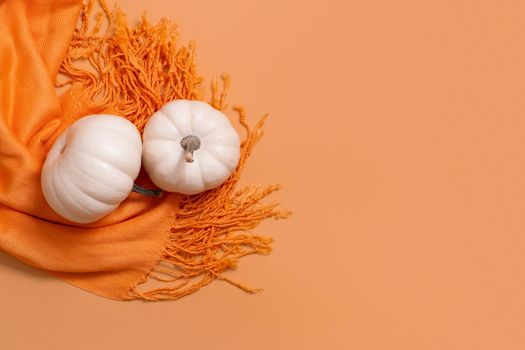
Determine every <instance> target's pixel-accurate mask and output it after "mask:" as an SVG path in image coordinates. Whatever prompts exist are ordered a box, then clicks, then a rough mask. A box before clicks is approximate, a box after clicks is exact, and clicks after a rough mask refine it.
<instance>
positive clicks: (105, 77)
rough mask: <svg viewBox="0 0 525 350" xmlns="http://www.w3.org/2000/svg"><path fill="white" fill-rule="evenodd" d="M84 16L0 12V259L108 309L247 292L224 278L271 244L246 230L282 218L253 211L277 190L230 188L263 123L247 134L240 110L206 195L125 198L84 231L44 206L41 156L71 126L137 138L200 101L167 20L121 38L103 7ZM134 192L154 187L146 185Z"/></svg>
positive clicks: (66, 3)
mask: <svg viewBox="0 0 525 350" xmlns="http://www.w3.org/2000/svg"><path fill="white" fill-rule="evenodd" d="M92 8H93V3H92V2H90V3H88V4H87V5H83V4H82V1H78V0H54V1H50V0H48V1H46V0H38V1H29V0H28V1H20V0H3V1H0V250H2V251H5V252H7V253H8V254H11V255H13V256H14V257H16V258H18V259H19V260H21V261H23V262H25V263H27V264H29V265H31V266H34V267H36V268H39V269H42V270H45V271H48V272H49V273H51V274H52V275H55V276H57V277H59V278H61V279H63V280H65V281H67V282H69V283H71V284H73V285H76V286H78V287H81V288H83V289H85V290H88V291H91V292H94V293H96V294H99V295H102V296H105V297H109V298H113V299H118V300H131V299H143V300H160V299H176V298H179V297H181V296H184V295H187V294H189V293H192V292H194V291H196V290H198V289H199V288H200V287H202V286H204V285H206V284H208V283H210V282H211V281H213V280H215V279H223V280H226V281H228V282H231V283H233V284H235V285H237V286H239V287H241V288H243V289H245V290H247V291H255V290H253V289H250V288H248V287H245V286H243V285H241V284H239V283H236V282H234V281H231V280H230V279H228V278H227V277H225V276H224V275H223V272H224V271H225V270H227V269H228V268H231V267H234V266H235V265H236V263H237V261H238V259H239V258H241V257H243V256H245V255H248V254H254V253H260V254H266V253H268V252H269V251H270V244H271V239H270V238H267V237H263V236H259V235H255V234H253V233H250V232H249V230H250V229H252V228H253V227H255V226H256V225H257V224H258V223H259V222H260V221H262V220H264V219H266V218H270V217H274V218H281V217H284V216H286V215H287V213H286V212H282V211H279V210H277V208H276V206H275V205H274V204H264V205H263V204H261V200H262V199H263V198H264V197H266V196H267V195H268V194H270V193H271V192H273V191H275V190H276V189H277V187H276V186H268V187H248V188H242V189H236V186H235V185H236V183H237V180H238V178H239V175H240V171H241V170H242V167H243V166H244V164H245V163H246V159H247V157H248V156H249V154H250V153H251V150H252V148H253V146H254V145H255V143H256V141H257V140H258V139H259V138H260V137H261V135H262V131H261V127H262V122H260V123H259V124H258V125H257V126H256V127H255V128H254V129H250V128H249V127H248V125H247V124H246V118H245V116H244V111H243V109H242V108H240V107H237V108H236V110H237V112H238V115H239V117H240V118H239V120H240V125H241V126H243V127H244V129H243V130H244V131H246V138H245V140H244V142H243V144H242V152H241V153H242V155H241V162H240V165H239V168H238V169H237V171H236V172H235V173H234V174H233V175H232V177H231V178H230V179H229V180H228V181H227V182H226V183H225V184H223V185H222V186H220V187H219V188H217V189H215V190H212V191H208V192H206V193H204V194H201V195H196V196H190V197H181V196H179V195H176V194H169V195H166V196H164V197H163V198H160V199H157V198H146V197H142V196H140V195H138V194H135V193H132V194H131V195H130V196H129V197H128V199H127V200H126V201H125V202H123V203H122V205H121V206H120V207H119V208H118V209H117V210H116V211H115V212H113V213H112V214H110V215H109V216H107V217H106V218H104V219H103V220H101V221H99V222H96V223H94V224H89V225H75V224H72V223H70V222H68V221H66V220H65V219H62V218H61V217H59V216H58V215H57V214H55V213H54V212H53V211H52V210H51V209H50V208H49V206H48V205H47V203H46V201H45V200H44V197H43V195H42V192H41V188H40V172H41V168H42V164H43V161H44V160H45V156H46V152H47V151H48V150H49V148H50V147H51V145H52V143H53V141H54V140H55V139H56V137H57V136H58V135H60V133H61V132H62V131H63V130H64V129H65V128H67V126H68V125H70V124H71V123H72V122H73V121H75V120H76V119H77V118H79V117H81V116H83V115H86V114H92V113H101V112H112V113H115V114H119V115H122V116H124V117H126V118H128V119H129V120H131V121H132V122H134V123H135V125H137V127H138V128H139V129H142V127H143V125H144V123H145V122H146V121H147V118H148V116H149V115H151V113H153V112H154V111H155V110H157V109H158V108H160V106H162V105H163V104H164V103H166V102H167V101H169V100H172V99H175V98H189V99H200V98H201V96H203V95H205V94H204V93H203V91H201V90H203V89H202V88H201V81H202V79H201V78H200V77H199V76H198V75H197V74H196V73H195V64H194V61H193V57H194V56H193V46H192V45H188V46H180V47H179V46H178V43H177V34H176V30H175V27H174V25H173V24H171V22H170V21H168V20H163V21H161V22H160V23H158V24H155V25H151V24H149V23H148V22H147V21H146V20H143V21H142V23H140V24H139V25H138V27H136V28H130V27H129V26H128V24H127V23H126V20H125V17H124V15H123V14H121V13H118V12H111V11H109V10H108V9H107V7H106V6H105V5H104V4H102V10H103V11H101V12H100V13H98V14H95V16H90V12H92V11H93V9H92ZM89 18H92V20H91V21H90V20H89ZM82 61H83V63H82ZM86 66H88V67H86ZM123 67H125V68H123ZM59 72H61V73H63V76H62V78H61V79H59V80H60V81H61V84H62V85H64V86H65V87H66V92H64V93H63V94H62V95H60V96H58V95H57V93H56V81H57V76H58V74H59ZM64 77H65V78H64ZM145 77H147V78H145ZM64 79H65V80H64ZM224 82H225V83H227V82H228V80H227V79H225V80H224ZM226 85H227V84H226ZM212 86H213V88H212V101H211V103H212V105H214V107H216V108H219V109H222V110H225V108H226V106H225V104H224V96H225V91H223V92H222V93H221V92H220V91H218V90H219V89H218V88H217V84H216V83H214V84H212ZM263 121H264V119H263ZM137 181H138V182H139V183H141V184H143V185H145V186H152V185H151V183H150V182H149V180H148V178H147V176H146V175H145V174H141V176H140V177H139V179H138V180H137ZM146 282H148V283H146Z"/></svg>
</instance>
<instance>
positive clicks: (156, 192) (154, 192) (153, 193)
mask: <svg viewBox="0 0 525 350" xmlns="http://www.w3.org/2000/svg"><path fill="white" fill-rule="evenodd" d="M132 191H133V192H136V193H138V194H141V195H143V196H147V197H157V198H160V197H162V190H148V189H146V188H144V187H141V186H139V185H137V184H133V189H132Z"/></svg>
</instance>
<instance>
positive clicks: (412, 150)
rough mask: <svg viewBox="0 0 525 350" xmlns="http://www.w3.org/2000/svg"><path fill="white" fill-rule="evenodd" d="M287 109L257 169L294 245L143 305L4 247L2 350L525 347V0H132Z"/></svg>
mask: <svg viewBox="0 0 525 350" xmlns="http://www.w3.org/2000/svg"><path fill="white" fill-rule="evenodd" d="M122 7H123V8H124V9H125V10H126V11H128V13H129V17H130V18H136V16H138V15H139V14H140V12H141V10H143V9H145V8H147V10H148V12H149V15H150V17H151V18H153V19H158V18H160V16H162V15H167V16H170V17H172V18H174V19H176V20H177V21H178V22H179V23H180V26H181V31H182V34H183V35H182V38H183V39H184V40H187V39H189V38H194V39H196V40H197V43H198V55H199V58H198V63H199V66H200V70H201V73H203V74H204V75H205V76H207V77H214V76H218V75H219V74H220V73H222V72H229V73H230V74H231V76H232V79H233V86H232V89H231V94H230V99H229V100H230V103H243V104H244V105H245V106H246V107H247V109H248V111H249V112H250V116H251V121H252V122H253V121H255V120H256V118H257V117H258V116H260V115H262V114H263V113H264V112H271V119H270V120H269V123H268V125H267V129H266V130H267V134H266V137H265V139H264V140H263V141H262V142H261V144H260V145H259V147H258V148H257V149H256V151H255V154H254V156H253V158H252V160H251V162H250V164H249V166H248V169H247V171H246V173H245V174H244V178H243V181H244V182H245V183H275V182H280V183H282V184H283V186H284V188H283V190H282V191H281V192H280V193H279V194H277V195H276V197H275V198H276V199H277V198H278V199H282V201H283V204H284V205H285V206H286V207H288V208H290V209H292V210H293V211H294V215H293V216H292V218H291V219H289V220H285V221H279V222H268V223H265V224H263V225H262V226H261V227H260V229H259V232H264V233H268V234H272V235H273V236H274V237H275V239H276V242H275V251H274V253H273V254H272V255H270V256H268V257H264V258H261V257H250V258H248V259H245V260H244V261H242V262H241V264H240V266H239V269H238V270H237V271H235V272H233V273H231V276H234V277H235V278H237V279H240V280H242V281H244V282H247V283H249V284H251V285H252V286H263V287H265V288H266V291H265V292H264V293H262V294H259V295H255V296H251V295H247V294H244V293H242V292H241V291H239V290H237V289H234V288H232V287H230V286H229V285H226V284H225V283H221V282H217V283H213V284H212V285H211V286H209V287H206V288H204V289H203V290H201V291H200V292H199V293H197V294H195V295H192V296H190V297H187V298H184V299H182V300H180V301H176V302H163V303H155V304H152V303H141V302H133V303H124V302H115V301H110V300H106V299H103V298H100V297H97V296H95V295H91V294H89V293H86V292H84V291H82V290H79V289H76V288H74V287H71V286H69V285H66V284H64V283H63V282H61V281H58V280H56V279H54V278H50V277H47V275H46V274H44V273H42V272H39V271H35V270H32V269H30V268H28V267H25V266H24V265H22V264H21V263H19V262H17V261H15V260H14V259H12V258H10V257H7V256H5V255H3V254H1V255H0V280H1V282H0V285H1V288H0V305H1V311H0V349H5V350H12V349H15V350H17V349H24V350H25V349H55V350H60V349H76V350H81V349H110V348H112V349H128V350H134V349H185V348H188V349H209V348H213V349H366V350H368V349H404V350H409V349H447V350H451V349H461V350H464V349H505V350H512V349H525V330H524V329H525V254H524V252H525V138H524V136H525V99H524V98H523V96H524V95H525V3H524V2H519V1H510V0H499V1H479V0H476V1H474V0H471V1H467V0H442V1H418V0H412V1H408V0H400V1H386V0H382V1H371V0H366V1H365V0H362V1H336V0H323V1H319V0H317V1H310V0H301V1H299V0H267V1H247V0H222V1H185V2H184V1H174V2H173V1H167V0H148V1H146V2H144V1H137V0H134V1H126V2H125V3H124V2H123V3H122Z"/></svg>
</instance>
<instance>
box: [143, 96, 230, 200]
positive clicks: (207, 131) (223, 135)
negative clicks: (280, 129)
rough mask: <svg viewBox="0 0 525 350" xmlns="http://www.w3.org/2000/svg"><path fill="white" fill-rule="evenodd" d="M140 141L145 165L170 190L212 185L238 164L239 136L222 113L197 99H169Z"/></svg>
mask: <svg viewBox="0 0 525 350" xmlns="http://www.w3.org/2000/svg"><path fill="white" fill-rule="evenodd" d="M142 139H143V152H142V163H143V164H144V168H145V169H146V171H147V172H148V174H149V176H150V178H151V180H152V181H153V182H154V183H155V184H156V185H157V186H159V187H160V188H162V189H163V190H166V191H169V192H178V193H183V194H196V193H200V192H203V191H206V190H210V189H212V188H215V187H217V186H219V185H220V184H222V183H223V182H224V181H226V179H227V178H228V177H229V176H230V175H231V173H232V172H233V171H234V170H235V168H236V167H237V164H238V163H239V156H240V140H239V135H238V134H237V132H236V131H235V129H234V128H233V126H232V125H231V123H230V121H229V119H228V118H227V117H226V115H224V113H222V112H220V111H218V110H216V109H214V108H213V107H212V106H210V105H209V104H207V103H204V102H201V101H190V100H175V101H172V102H169V103H167V104H166V105H164V106H163V107H162V108H161V109H160V110H159V111H157V112H156V113H155V114H153V115H152V116H151V118H150V120H149V121H148V123H147V124H146V127H145V129H144V133H143V135H142Z"/></svg>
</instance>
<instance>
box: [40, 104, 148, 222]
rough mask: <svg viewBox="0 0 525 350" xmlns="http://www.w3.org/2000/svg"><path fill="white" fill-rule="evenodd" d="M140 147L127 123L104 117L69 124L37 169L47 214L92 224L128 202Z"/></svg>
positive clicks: (137, 168) (134, 129)
mask: <svg viewBox="0 0 525 350" xmlns="http://www.w3.org/2000/svg"><path fill="white" fill-rule="evenodd" d="M141 154H142V142H141V138H140V134H139V132H138V130H137V128H136V127H135V126H134V125H133V124H132V123H131V122H129V121H128V120H126V119H124V118H122V117H118V116H114V115H108V114H99V115H90V116H87V117H84V118H81V119H79V120H78V121H76V122H75V123H73V124H72V125H71V126H70V127H69V128H68V129H67V130H66V131H65V132H64V133H63V134H62V135H60V137H59V138H58V139H57V140H56V142H55V143H54V145H53V147H52V148H51V150H50V151H49V153H48V155H47V158H46V161H45V162H44V166H43V169H42V177H41V183H42V192H43V194H44V197H45V198H46V200H47V202H48V203H49V205H50V206H51V208H53V210H54V211H55V212H56V213H57V214H59V215H61V216H62V217H64V218H66V219H69V220H71V221H73V222H77V223H89V222H94V221H97V220H99V219H101V218H102V217H104V216H106V215H107V214H109V213H111V212H112V211H113V210H115V209H116V208H117V207H118V206H119V204H120V203H121V202H122V201H123V200H124V199H126V197H128V195H129V193H130V191H131V190H132V188H133V186H134V185H133V182H134V180H135V178H136V177H137V176H138V174H139V171H140V165H141Z"/></svg>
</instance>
